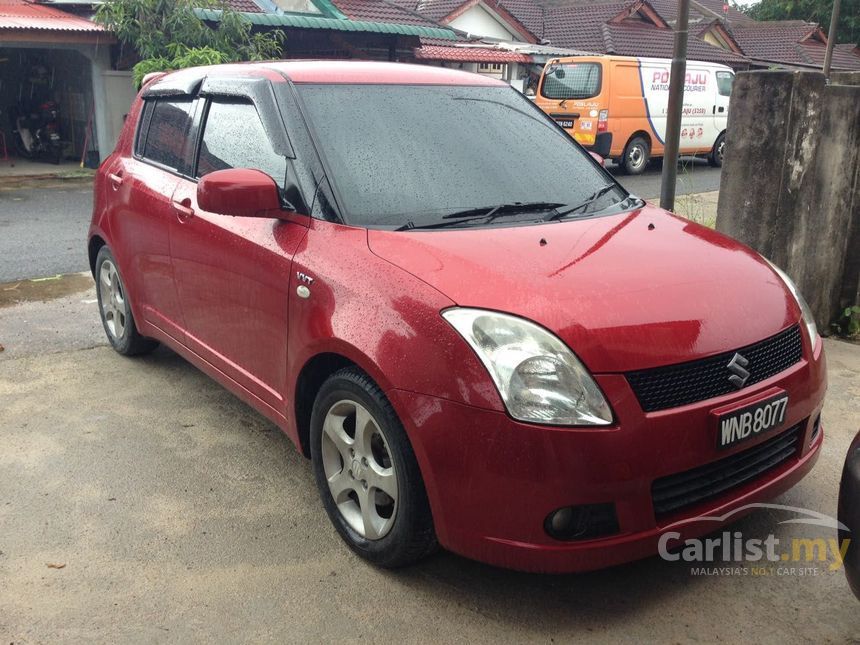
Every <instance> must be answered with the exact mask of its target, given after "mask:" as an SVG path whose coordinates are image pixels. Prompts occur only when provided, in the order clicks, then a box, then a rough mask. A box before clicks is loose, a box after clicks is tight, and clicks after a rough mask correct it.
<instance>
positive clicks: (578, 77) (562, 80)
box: [541, 63, 600, 99]
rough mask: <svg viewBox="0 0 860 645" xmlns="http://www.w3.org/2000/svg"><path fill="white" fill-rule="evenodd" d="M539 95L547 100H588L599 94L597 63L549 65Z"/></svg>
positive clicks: (598, 69)
mask: <svg viewBox="0 0 860 645" xmlns="http://www.w3.org/2000/svg"><path fill="white" fill-rule="evenodd" d="M541 94H543V95H544V97H546V98H548V99H588V98H591V97H593V96H597V95H598V94H600V65H599V64H598V63H566V64H564V65H549V66H548V67H547V69H546V72H545V74H544V77H543V87H542V88H541Z"/></svg>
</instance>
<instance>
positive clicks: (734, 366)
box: [726, 353, 750, 389]
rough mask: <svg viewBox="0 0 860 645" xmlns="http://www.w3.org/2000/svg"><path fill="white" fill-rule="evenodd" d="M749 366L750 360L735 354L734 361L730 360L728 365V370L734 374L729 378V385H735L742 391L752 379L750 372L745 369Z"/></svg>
mask: <svg viewBox="0 0 860 645" xmlns="http://www.w3.org/2000/svg"><path fill="white" fill-rule="evenodd" d="M749 364H750V362H749V360H748V359H746V358H744V357H743V356H741V355H740V354H738V353H735V355H734V356H732V360H730V361H729V364H728V365H726V367H727V368H728V370H729V371H730V372H731V373H732V375H731V376H729V383H731V384H732V385H734V386H735V387H736V388H738V389H741V388H742V387H743V386H744V384H745V383H746V382H747V379H749V377H750V373H749V371H748V370H747V369H745V368H746V366H747V365H749Z"/></svg>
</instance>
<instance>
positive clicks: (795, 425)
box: [89, 62, 826, 572]
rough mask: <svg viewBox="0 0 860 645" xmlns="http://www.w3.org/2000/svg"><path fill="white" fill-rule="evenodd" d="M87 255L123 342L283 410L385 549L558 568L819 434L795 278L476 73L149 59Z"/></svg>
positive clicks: (344, 515)
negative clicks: (648, 189) (669, 207)
mask: <svg viewBox="0 0 860 645" xmlns="http://www.w3.org/2000/svg"><path fill="white" fill-rule="evenodd" d="M89 257H90V261H91V264H92V270H93V275H94V276H95V279H96V281H97V283H98V293H99V303H100V310H101V314H102V319H103V322H104V327H105V330H106V332H107V336H108V338H109V339H110V342H111V344H112V345H113V347H114V348H115V349H116V350H117V351H118V352H119V353H121V354H125V355H132V354H140V353H143V352H146V351H149V350H151V349H152V348H153V347H155V345H156V343H164V344H165V345H167V346H169V347H170V348H172V349H173V350H175V351H176V352H178V353H179V354H180V355H182V356H183V357H185V358H186V359H187V360H188V361H190V362H191V363H193V364H194V365H196V366H198V367H199V368H200V369H201V370H203V371H204V372H206V373H207V374H209V375H210V376H212V377H213V378H214V379H216V380H217V381H218V382H219V383H221V384H222V385H224V386H225V387H227V388H228V389H229V390H231V391H232V392H234V393H235V394H236V395H237V396H239V397H240V398H242V399H243V400H245V401H246V402H248V403H249V404H250V405H251V406H253V407H254V408H256V409H257V410H259V411H260V412H261V413H262V414H264V415H266V416H267V417H268V418H269V419H271V420H272V421H273V422H274V423H276V424H277V425H278V426H279V427H280V428H282V429H283V431H284V432H285V433H286V434H287V435H288V436H289V437H290V438H291V439H292V440H293V442H294V443H295V444H296V446H297V447H298V449H299V450H301V452H302V453H303V454H304V455H306V456H308V457H310V458H311V461H312V465H313V469H314V473H315V476H316V481H317V484H318V487H319V491H320V494H321V496H322V502H323V505H324V506H325V509H326V511H327V512H328V515H329V517H330V518H331V521H332V523H333V524H334V526H335V527H336V529H337V531H338V532H339V533H340V535H341V536H342V537H343V539H344V540H345V541H346V543H347V544H348V545H349V546H350V547H351V548H352V549H353V550H354V551H356V552H357V553H358V554H359V555H361V556H362V557H364V558H366V559H367V560H369V561H371V562H374V563H376V564H378V565H380V566H385V567H394V566H399V565H404V564H407V563H409V562H413V561H415V560H417V559H418V558H421V557H422V556H424V555H425V554H427V553H429V552H431V551H432V550H433V549H434V548H435V547H436V545H437V544H439V545H441V546H443V547H445V548H447V549H450V550H451V551H454V552H456V553H460V554H462V555H465V556H467V557H470V558H475V559H478V560H483V561H485V562H489V563H493V564H496V565H501V566H505V567H512V568H516V569H524V570H533V571H547V572H562V571H576V570H584V569H593V568H598V567H604V566H608V565H613V564H616V563H620V562H625V561H629V560H632V559H635V558H640V557H644V556H647V555H649V554H652V553H655V552H656V550H657V541H658V539H659V537H660V534H661V531H662V529H663V528H664V527H666V526H668V525H674V526H676V527H677V525H679V523H680V524H681V525H683V527H682V528H681V529H677V528H674V529H673V530H680V531H681V532H682V534H683V535H684V536H685V537H689V536H694V535H699V534H702V533H704V532H707V531H713V530H714V528H715V525H714V524H713V523H712V522H707V523H700V522H696V521H695V518H697V517H698V516H700V515H715V514H723V513H728V512H730V511H733V510H735V509H738V508H739V507H741V506H743V505H746V504H748V503H750V502H754V501H759V500H764V499H769V498H773V497H775V496H776V495H779V494H780V493H782V492H783V491H785V490H786V489H788V488H789V487H791V486H792V485H794V484H795V483H797V482H798V481H799V480H800V479H801V478H802V477H803V476H804V475H805V474H806V473H807V472H809V470H810V469H811V468H812V466H813V464H814V462H815V460H816V458H817V456H818V453H819V448H820V447H821V442H822V439H823V433H822V431H821V424H820V412H821V407H822V403H823V398H824V391H825V387H826V384H825V365H824V356H823V352H822V343H821V341H820V339H819V337H818V334H817V332H816V329H815V324H814V322H813V320H812V317H811V315H810V314H809V310H808V308H807V307H806V305H805V303H804V301H803V299H802V298H801V297H800V295H799V294H798V293H797V289H796V288H795V287H794V285H793V284H792V282H791V281H790V280H789V279H788V278H787V277H786V276H785V275H784V274H783V273H781V272H780V271H779V270H778V269H775V268H774V267H772V266H771V265H769V263H768V262H767V261H765V260H764V259H763V258H762V257H760V256H759V255H758V254H756V253H755V252H753V251H751V250H750V249H748V248H746V247H744V246H742V245H741V244H739V243H737V242H735V241H733V240H731V239H728V238H726V237H724V236H723V235H720V234H719V233H716V232H714V231H712V230H709V229H707V228H703V227H702V226H699V225H697V224H694V223H692V222H689V221H686V220H684V219H681V218H678V217H675V216H673V215H672V214H670V213H667V212H665V211H662V210H660V209H658V208H655V207H653V206H650V205H648V204H645V203H644V202H643V201H642V200H640V199H638V198H636V197H635V196H633V195H630V194H628V193H627V192H626V191H625V190H624V189H623V188H622V187H621V186H620V185H618V184H617V183H616V182H615V181H614V179H613V178H612V176H611V175H609V174H608V173H607V172H606V171H605V170H604V169H603V168H602V167H601V166H600V164H599V163H598V162H597V161H595V160H594V159H592V157H591V156H589V155H588V153H587V152H585V151H584V150H583V149H582V148H581V147H580V146H579V145H578V144H577V143H575V142H574V141H573V140H572V139H571V138H570V137H568V136H567V135H566V134H565V132H564V131H563V130H561V129H560V128H559V127H558V126H557V125H556V124H555V123H554V122H553V121H552V120H551V119H549V118H548V117H547V116H546V115H544V114H543V113H542V112H541V111H540V110H539V109H538V108H536V107H535V106H534V105H533V104H532V103H531V102H529V101H528V100H527V99H526V98H525V97H523V96H522V95H520V94H519V93H518V92H516V91H515V90H513V89H512V88H510V87H509V86H507V85H505V84H504V83H502V82H500V81H496V80H493V79H489V78H487V77H482V76H476V75H472V74H466V73H462V72H457V71H451V70H446V69H441V68H433V67H423V66H409V65H397V64H388V63H365V62H272V63H258V64H248V65H228V66H218V67H210V68H198V69H191V70H184V71H179V72H174V73H171V74H168V75H162V76H160V77H158V78H156V79H154V80H150V82H148V83H147V84H146V85H145V87H144V88H143V90H142V91H141V94H140V96H139V97H138V98H137V100H136V101H135V103H134V105H133V107H132V110H131V112H130V114H129V116H128V119H127V120H126V124H125V129H124V131H123V133H122V135H121V137H120V140H119V142H118V144H117V147H116V151H115V152H114V153H113V154H112V155H111V156H110V157H108V158H107V159H106V160H105V161H104V163H103V164H102V166H101V168H100V170H99V173H98V177H97V181H96V185H95V208H94V214H93V221H92V228H91V230H90V234H89ZM735 517H736V516H735Z"/></svg>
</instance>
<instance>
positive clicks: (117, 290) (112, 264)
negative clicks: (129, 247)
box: [95, 246, 158, 356]
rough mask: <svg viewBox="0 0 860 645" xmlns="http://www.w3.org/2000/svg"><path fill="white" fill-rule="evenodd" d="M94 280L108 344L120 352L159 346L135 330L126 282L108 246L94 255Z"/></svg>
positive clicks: (132, 353)
mask: <svg viewBox="0 0 860 645" xmlns="http://www.w3.org/2000/svg"><path fill="white" fill-rule="evenodd" d="M95 280H96V297H97V298H98V305H99V314H100V315H101V319H102V326H103V327H104V330H105V334H107V337H108V341H109V342H110V344H111V347H113V348H114V349H115V350H116V351H117V352H119V353H120V354H122V355H123V356H138V355H140V354H146V353H148V352H151V351H152V350H153V349H155V348H156V347H158V342H157V341H155V340H153V339H151V338H146V337H145V336H141V335H140V332H138V331H137V325H136V324H135V322H134V315H133V314H132V312H131V303H130V302H129V298H128V292H127V291H126V288H125V283H124V282H123V281H122V277H121V276H120V273H119V267H118V266H117V263H116V260H115V259H114V257H113V254H112V253H111V252H110V249H108V247H107V246H103V247H102V248H101V249H100V250H99V254H98V256H97V257H96V274H95Z"/></svg>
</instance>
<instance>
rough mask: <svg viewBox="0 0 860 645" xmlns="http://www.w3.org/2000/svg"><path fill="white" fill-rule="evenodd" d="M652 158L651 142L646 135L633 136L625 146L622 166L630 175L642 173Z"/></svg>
mask: <svg viewBox="0 0 860 645" xmlns="http://www.w3.org/2000/svg"><path fill="white" fill-rule="evenodd" d="M650 158H651V144H649V143H648V140H647V139H646V138H645V137H633V138H632V139H630V141H628V142H627V145H626V146H625V147H624V156H623V157H622V158H621V167H622V168H623V169H624V172H626V173H627V174H628V175H641V174H642V173H643V172H644V171H645V168H646V167H647V166H648V160H649V159H650Z"/></svg>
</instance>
